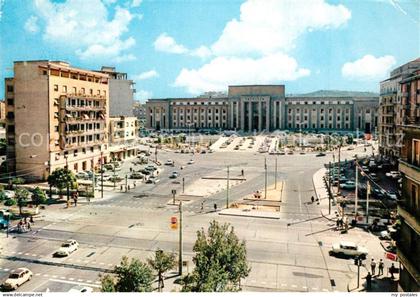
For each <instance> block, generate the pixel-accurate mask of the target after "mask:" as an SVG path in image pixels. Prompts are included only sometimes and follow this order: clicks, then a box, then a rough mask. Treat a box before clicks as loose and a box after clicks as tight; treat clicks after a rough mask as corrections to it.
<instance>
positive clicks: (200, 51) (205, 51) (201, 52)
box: [190, 45, 211, 58]
mask: <svg viewBox="0 0 420 297" xmlns="http://www.w3.org/2000/svg"><path fill="white" fill-rule="evenodd" d="M190 55H191V56H195V57H200V58H207V57H209V56H211V50H210V49H209V48H208V47H207V46H204V45H202V46H200V47H198V48H196V49H193V50H190Z"/></svg>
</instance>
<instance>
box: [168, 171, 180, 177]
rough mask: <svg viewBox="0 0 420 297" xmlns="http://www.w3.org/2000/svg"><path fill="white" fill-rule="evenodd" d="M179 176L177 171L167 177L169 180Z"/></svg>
mask: <svg viewBox="0 0 420 297" xmlns="http://www.w3.org/2000/svg"><path fill="white" fill-rule="evenodd" d="M178 176H179V173H178V172H177V171H174V172H172V173H171V175H169V178H177V177H178Z"/></svg>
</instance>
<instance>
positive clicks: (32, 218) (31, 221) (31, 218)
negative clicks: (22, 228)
mask: <svg viewBox="0 0 420 297" xmlns="http://www.w3.org/2000/svg"><path fill="white" fill-rule="evenodd" d="M29 222H30V223H31V224H34V223H35V222H34V217H33V216H30V217H29Z"/></svg>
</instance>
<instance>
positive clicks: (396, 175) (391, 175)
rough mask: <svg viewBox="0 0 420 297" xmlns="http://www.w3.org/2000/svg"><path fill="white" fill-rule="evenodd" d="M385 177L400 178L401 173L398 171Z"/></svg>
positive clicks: (391, 172)
mask: <svg viewBox="0 0 420 297" xmlns="http://www.w3.org/2000/svg"><path fill="white" fill-rule="evenodd" d="M385 175H386V176H388V177H392V178H400V173H399V172H398V171H390V172H387V173H385Z"/></svg>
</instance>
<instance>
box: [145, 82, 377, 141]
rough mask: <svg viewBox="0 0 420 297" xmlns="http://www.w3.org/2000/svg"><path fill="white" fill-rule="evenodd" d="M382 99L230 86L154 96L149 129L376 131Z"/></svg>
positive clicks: (148, 112)
mask: <svg viewBox="0 0 420 297" xmlns="http://www.w3.org/2000/svg"><path fill="white" fill-rule="evenodd" d="M377 107H378V97H375V96H371V97H366V96H365V97H349V96H345V97H342V96H331V97H327V96H324V97H313V96H291V97H286V96H285V88H284V85H252V86H229V92H228V94H227V95H224V96H223V95H221V94H219V95H218V96H211V95H209V96H199V97H197V98H167V99H150V100H148V101H147V102H146V127H148V128H153V129H158V130H159V129H171V130H177V129H178V130H183V129H189V128H193V129H235V130H238V131H244V132H253V131H273V130H278V129H281V130H283V129H291V130H294V129H302V130H313V131H356V130H358V129H359V130H360V131H361V132H366V133H372V132H374V131H375V129H376V125H377Z"/></svg>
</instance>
